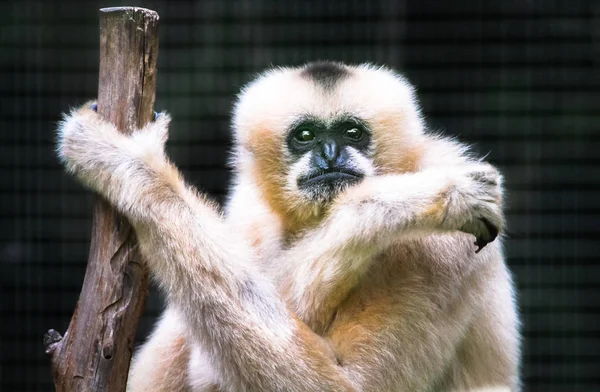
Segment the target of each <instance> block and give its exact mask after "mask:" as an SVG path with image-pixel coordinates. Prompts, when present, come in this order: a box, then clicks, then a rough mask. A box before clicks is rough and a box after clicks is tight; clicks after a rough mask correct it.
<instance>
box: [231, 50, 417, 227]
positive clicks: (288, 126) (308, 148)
mask: <svg viewBox="0 0 600 392" xmlns="http://www.w3.org/2000/svg"><path fill="white" fill-rule="evenodd" d="M232 126H233V132H234V141H235V150H234V156H233V159H232V163H233V167H234V168H235V169H236V170H237V175H238V177H240V176H244V177H245V178H248V177H249V178H251V179H252V181H253V182H254V183H255V184H256V185H257V186H258V188H259V189H260V191H261V193H262V195H263V197H264V198H265V199H266V200H267V202H268V204H269V207H270V208H271V209H272V210H273V211H275V212H277V213H278V214H279V215H281V216H282V217H283V218H284V220H286V221H287V222H288V223H289V225H288V226H298V225H302V224H305V223H306V222H308V221H311V220H318V219H319V216H321V215H322V214H323V212H324V211H325V210H326V207H327V206H328V204H329V203H330V202H331V201H332V200H333V199H334V198H335V196H336V195H337V194H339V193H340V192H341V191H342V190H343V189H345V188H346V187H348V186H351V185H354V184H357V183H359V182H360V181H362V180H363V179H364V178H366V177H369V176H373V175H376V174H385V173H400V172H411V171H416V170H418V166H419V160H420V158H421V156H422V147H421V146H422V143H421V137H422V136H423V128H424V127H423V121H422V118H421V115H420V110H419V105H418V103H417V100H416V98H415V94H414V88H413V87H412V86H411V84H410V83H409V82H408V81H407V80H406V79H405V78H404V77H402V76H400V75H399V74H397V73H395V72H394V71H392V70H390V69H388V68H384V67H377V66H374V65H370V64H361V65H356V66H350V65H345V64H342V63H337V62H329V61H319V62H314V63H309V64H306V65H304V66H301V67H296V68H285V67H279V68H273V69H270V70H267V71H266V72H264V73H262V74H261V75H259V76H258V77H257V78H256V79H255V80H254V81H252V82H251V83H249V84H248V85H247V86H246V87H244V88H243V89H242V91H241V93H240V94H239V97H238V100H237V103H236V105H235V109H234V113H233V124H232Z"/></svg>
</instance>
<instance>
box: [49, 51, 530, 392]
mask: <svg viewBox="0 0 600 392" xmlns="http://www.w3.org/2000/svg"><path fill="white" fill-rule="evenodd" d="M169 122H170V118H169V116H168V114H166V113H162V114H161V115H159V116H158V117H157V118H156V120H155V121H154V122H152V123H150V124H149V125H147V126H146V127H145V128H144V129H142V130H139V131H136V132H134V133H133V134H132V135H131V136H125V135H123V134H121V133H119V132H117V130H116V129H115V127H114V126H113V125H112V124H110V123H108V122H106V121H104V120H103V119H101V118H100V117H99V115H98V114H96V113H95V111H94V110H92V109H91V108H90V106H89V105H86V106H85V107H83V108H81V109H79V110H76V111H73V112H72V113H71V114H70V115H66V116H65V117H64V120H63V121H62V122H61V124H60V126H59V130H58V145H57V150H58V156H59V158H60V159H61V161H62V162H63V163H64V165H65V167H66V170H67V171H68V172H69V173H72V174H73V175H75V176H76V177H77V178H78V179H79V180H80V181H81V182H82V183H83V184H84V185H86V186H87V187H89V188H91V189H92V190H94V191H96V192H98V193H99V194H101V195H102V196H103V197H105V198H106V199H107V200H108V201H109V202H110V203H112V204H113V205H114V206H115V207H116V208H117V209H118V211H120V212H121V213H123V214H124V215H125V216H126V217H127V219H128V220H129V221H130V222H131V224H132V225H133V227H134V229H135V231H136V233H137V236H138V240H139V244H140V249H141V252H142V254H143V256H144V259H145V260H146V262H147V263H148V266H149V268H150V270H151V272H152V274H153V276H154V278H155V279H156V281H157V282H158V284H159V286H160V287H161V289H162V292H163V293H164V294H165V296H166V301H167V309H166V310H165V312H164V314H163V316H162V318H161V320H160V321H159V322H158V325H157V327H156V329H155V331H154V332H153V333H152V335H151V337H150V338H149V340H148V342H147V343H146V344H144V345H143V347H142V348H141V349H140V350H139V352H138V353H137V354H136V355H135V357H134V360H133V363H132V368H131V371H130V377H129V381H128V389H129V390H131V391H184V390H186V391H187V390H190V391H192V390H193V391H378V392H381V391H467V390H469V391H471V390H491V389H493V390H518V389H519V388H520V382H519V359H520V343H519V342H520V339H519V320H518V315H517V312H516V305H515V294H514V289H513V283H512V280H511V276H510V273H509V271H508V270H507V267H506V265H505V262H504V256H503V251H502V245H501V233H502V230H503V227H504V217H503V213H502V176H501V175H500V173H499V172H498V170H496V169H495V168H494V167H492V166H491V165H489V164H487V163H484V162H483V161H481V160H479V159H476V158H474V157H473V156H472V155H471V154H470V153H469V152H468V149H467V147H465V146H464V145H461V144H459V143H458V142H456V141H454V140H451V139H448V138H445V137H442V136H440V135H436V134H432V133H431V132H428V131H427V130H426V126H425V124H424V120H423V117H422V115H421V112H420V108H419V105H418V103H417V100H416V97H415V91H414V88H413V87H412V86H411V84H410V83H409V82H408V81H407V80H406V79H405V78H404V77H402V76H400V75H399V74H397V73H395V72H394V71H392V70H390V69H388V68H385V67H376V66H373V65H369V64H363V65H356V66H355V65H352V66H350V65H345V64H342V63H335V62H315V63H309V64H307V65H304V66H301V67H296V68H274V69H271V70H268V71H266V72H264V73H263V74H261V75H260V76H259V77H258V78H256V79H255V80H254V81H253V82H251V83H250V84H249V85H247V86H246V87H245V88H244V89H243V90H242V91H241V93H240V95H239V98H238V100H237V103H236V104H235V109H234V112H233V121H232V129H233V138H234V151H233V154H232V158H231V165H232V168H233V170H234V175H233V184H232V188H231V193H230V195H229V198H228V200H227V203H226V206H225V208H224V212H221V210H220V209H219V207H218V205H216V204H215V203H214V202H211V201H210V200H209V199H207V198H206V197H205V196H204V195H202V194H199V193H198V192H197V191H196V190H195V189H194V188H193V187H191V186H190V185H188V184H186V183H185V182H184V180H183V179H182V177H181V175H180V173H179V172H178V171H177V169H176V168H175V166H174V165H173V164H172V163H171V162H170V161H169V159H168V158H167V157H166V156H165V152H164V145H165V142H166V139H167V128H168V125H169ZM499 234H500V236H499V237H498V238H496V237H497V236H498V235H499Z"/></svg>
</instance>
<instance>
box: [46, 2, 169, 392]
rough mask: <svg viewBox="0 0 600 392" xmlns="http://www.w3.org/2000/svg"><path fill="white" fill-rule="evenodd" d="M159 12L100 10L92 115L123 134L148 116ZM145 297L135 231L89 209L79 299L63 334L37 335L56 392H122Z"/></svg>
mask: <svg viewBox="0 0 600 392" xmlns="http://www.w3.org/2000/svg"><path fill="white" fill-rule="evenodd" d="M157 30H158V14H157V13H156V12H154V11H151V10H147V9H143V8H134V7H120V8H103V9H101V10H100V80H99V86H98V113H99V114H100V115H102V116H103V117H105V118H106V119H107V120H109V121H111V122H112V123H113V124H115V125H116V126H117V128H118V129H119V130H120V131H122V132H126V133H130V132H131V131H132V130H134V129H136V128H140V127H142V126H143V125H144V124H145V123H147V122H149V121H151V120H152V118H153V113H154V112H153V107H154V97H155V91H156V58H157V55H158V34H157ZM147 293H148V270H147V268H146V266H145V264H144V263H143V262H142V260H140V255H139V253H138V251H137V245H136V239H135V233H134V232H133V230H132V228H131V226H130V225H129V223H128V222H127V221H126V220H125V219H124V218H123V217H121V216H120V215H119V214H117V213H116V212H115V210H114V209H113V208H112V207H111V206H110V205H108V203H107V202H106V201H104V200H103V199H101V198H100V197H97V200H96V204H95V207H94V215H93V226H92V239H91V245H90V255H89V260H88V265H87V269H86V273H85V278H84V281H83V287H82V289H81V294H80V296H79V300H78V302H77V306H76V308H75V312H74V313H73V317H72V319H71V323H70V324H69V328H68V330H67V332H66V333H65V335H64V337H61V336H60V334H59V333H58V332H56V331H54V330H49V331H48V332H47V333H46V335H45V336H44V344H45V347H46V352H47V353H48V354H49V355H50V357H51V361H52V373H53V376H54V383H55V386H56V390H57V391H110V392H118V391H124V390H125V386H126V384H127V374H128V371H129V362H130V359H131V354H132V351H133V344H134V339H135V332H136V329H137V325H138V322H139V319H140V316H141V314H142V311H143V308H144V303H145V300H146V296H147Z"/></svg>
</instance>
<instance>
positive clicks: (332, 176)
mask: <svg viewBox="0 0 600 392" xmlns="http://www.w3.org/2000/svg"><path fill="white" fill-rule="evenodd" d="M358 179H360V177H359V176H358V175H354V174H350V173H345V172H329V173H323V174H320V175H317V176H315V177H310V178H307V179H304V180H303V181H302V182H301V183H302V185H306V184H314V183H316V182H333V181H340V180H358Z"/></svg>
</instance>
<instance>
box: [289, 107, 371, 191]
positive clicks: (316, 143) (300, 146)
mask: <svg viewBox="0 0 600 392" xmlns="http://www.w3.org/2000/svg"><path fill="white" fill-rule="evenodd" d="M285 144H286V149H287V153H288V154H287V155H288V156H289V159H290V172H289V173H290V174H289V175H288V177H289V178H288V187H289V188H290V189H294V190H296V191H297V192H299V193H300V194H302V195H303V196H304V197H305V198H306V199H307V200H309V201H314V202H317V203H325V202H327V201H330V200H332V199H333V198H334V197H335V196H336V195H337V194H338V193H339V192H340V191H342V190H343V189H344V188H346V187H347V186H350V185H353V184H356V183H358V182H360V181H361V180H362V179H363V178H364V177H365V176H367V175H373V173H374V169H373V159H372V156H371V155H372V154H371V150H370V147H371V131H370V130H369V128H368V126H367V124H365V122H364V121H363V120H362V119H360V118H357V117H353V116H350V115H345V114H342V115H339V116H334V117H332V118H318V117H314V116H305V117H301V118H299V119H298V120H297V122H296V123H294V124H292V125H291V126H290V127H289V130H288V132H287V136H286V143H285Z"/></svg>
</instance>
